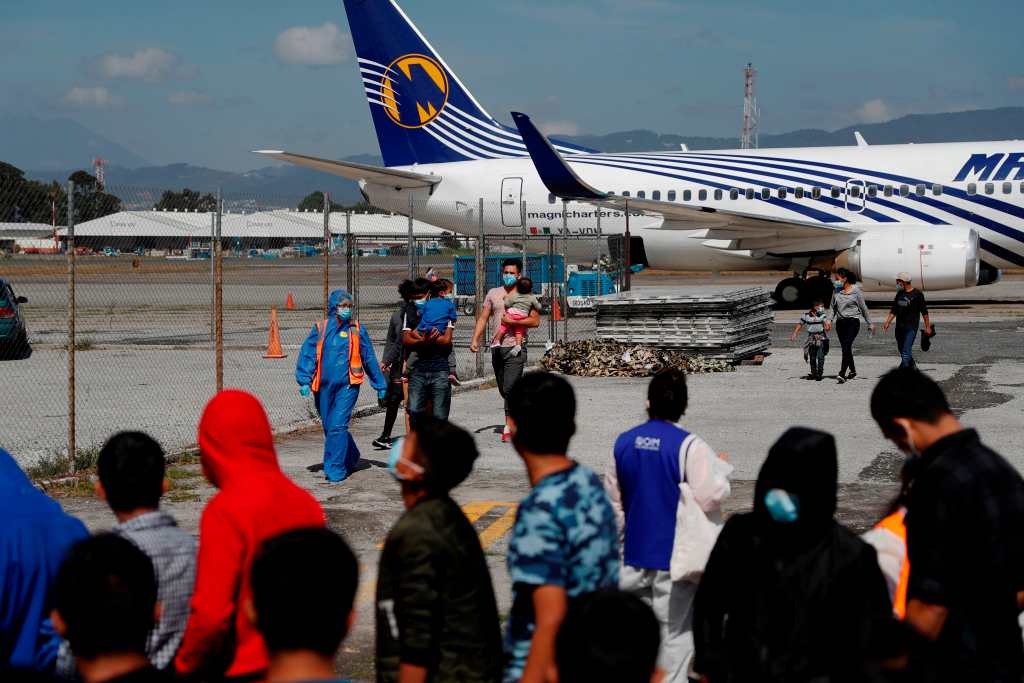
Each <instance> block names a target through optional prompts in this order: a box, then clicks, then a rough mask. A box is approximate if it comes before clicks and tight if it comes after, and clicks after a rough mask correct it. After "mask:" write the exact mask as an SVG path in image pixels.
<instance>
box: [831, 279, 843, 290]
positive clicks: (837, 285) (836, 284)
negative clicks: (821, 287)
mask: <svg viewBox="0 0 1024 683" xmlns="http://www.w3.org/2000/svg"><path fill="white" fill-rule="evenodd" d="M832 286H833V287H835V288H836V289H842V288H843V283H842V282H840V281H839V280H833V281H832Z"/></svg>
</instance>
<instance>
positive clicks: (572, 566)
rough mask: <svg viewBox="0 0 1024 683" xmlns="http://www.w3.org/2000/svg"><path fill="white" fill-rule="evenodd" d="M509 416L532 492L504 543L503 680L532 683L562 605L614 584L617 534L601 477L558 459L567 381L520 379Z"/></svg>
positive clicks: (539, 676)
mask: <svg viewBox="0 0 1024 683" xmlns="http://www.w3.org/2000/svg"><path fill="white" fill-rule="evenodd" d="M509 418H510V429H511V435H512V444H513V445H514V446H515V449H516V451H517V452H518V453H519V455H520V457H521V458H522V459H523V462H524V463H525V464H526V471H527V475H528V476H529V478H530V484H531V485H532V486H533V490H532V491H531V492H530V494H529V495H528V496H526V498H524V499H523V501H522V502H521V503H520V504H519V510H518V512H517V514H516V522H515V526H514V527H513V529H512V538H511V540H510V541H509V549H508V570H509V577H510V578H511V581H512V610H511V612H510V614H509V621H508V631H507V633H506V639H505V658H506V665H505V675H504V680H505V681H506V683H512V682H514V681H524V682H529V683H534V682H538V681H544V680H545V679H546V676H547V673H548V670H549V668H550V667H552V666H553V664H554V652H555V637H556V635H557V634H558V629H559V626H560V625H561V623H562V619H563V618H564V616H565V612H566V608H567V605H568V601H569V600H570V599H572V598H576V597H579V596H581V595H584V594H586V593H590V592H593V591H596V590H598V589H601V588H607V587H612V586H616V585H617V584H618V581H619V543H618V530H617V528H616V522H615V512H614V511H613V510H612V506H611V503H610V502H609V500H608V496H607V494H606V493H605V490H604V486H603V484H602V482H601V479H600V478H599V477H598V476H597V475H596V474H594V472H592V471H591V470H590V469H588V468H587V467H584V466H583V465H580V464H578V463H576V462H575V461H573V460H572V459H570V458H569V457H568V456H567V455H566V452H567V451H568V449H569V441H570V439H572V435H573V434H574V433H575V431H576V397H575V395H574V394H573V390H572V387H571V386H570V385H569V383H568V382H566V381H565V380H564V379H562V378H561V377H558V376H556V375H550V374H546V373H537V374H532V375H527V376H526V377H524V378H523V379H521V380H520V381H519V382H517V383H516V385H515V387H513V389H512V391H511V392H510V394H509Z"/></svg>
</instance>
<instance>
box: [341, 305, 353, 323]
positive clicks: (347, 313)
mask: <svg viewBox="0 0 1024 683" xmlns="http://www.w3.org/2000/svg"><path fill="white" fill-rule="evenodd" d="M338 317H339V318H341V319H342V320H351V319H352V307H351V306H338Z"/></svg>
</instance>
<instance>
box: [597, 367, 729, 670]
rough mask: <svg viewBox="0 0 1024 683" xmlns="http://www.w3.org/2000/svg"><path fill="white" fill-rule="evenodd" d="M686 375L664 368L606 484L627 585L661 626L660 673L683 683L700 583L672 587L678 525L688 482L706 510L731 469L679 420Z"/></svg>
mask: <svg viewBox="0 0 1024 683" xmlns="http://www.w3.org/2000/svg"><path fill="white" fill-rule="evenodd" d="M687 400H688V392H687V388H686V374H685V373H684V372H682V371H681V370H675V369H669V370H663V371H662V372H660V373H658V374H657V375H655V376H654V378H653V379H652V380H651V383H650V385H649V386H648V388H647V413H648V415H649V416H650V419H649V420H648V421H647V422H645V423H644V424H642V425H640V426H639V427H634V428H633V429H630V430H629V431H628V432H625V433H623V434H622V435H620V436H619V438H618V439H616V441H615V460H614V462H613V463H612V465H611V467H609V469H608V471H607V472H606V473H605V486H606V487H607V489H608V494H609V496H610V498H611V500H612V506H613V507H614V508H615V512H616V516H617V518H618V522H619V528H620V529H622V532H623V536H622V540H623V542H624V553H623V567H622V580H621V584H620V585H621V587H622V589H623V590H625V591H628V592H630V593H633V594H634V595H637V596H638V597H640V598H641V599H642V600H644V602H646V603H647V604H648V605H650V606H651V607H652V608H653V609H654V614H655V616H656V617H657V618H658V621H659V622H660V625H661V633H662V637H661V643H662V645H661V653H660V655H659V658H658V660H659V661H658V664H659V668H661V670H662V671H664V672H665V679H664V680H665V683H684V682H685V681H686V680H687V674H688V671H689V668H690V661H691V660H692V659H693V599H694V596H695V595H696V593H697V584H695V583H691V582H689V581H672V577H671V574H670V571H669V569H670V567H671V562H672V553H673V546H674V545H675V539H676V519H677V513H678V511H679V506H680V499H681V489H680V486H681V484H682V483H683V482H684V481H685V482H686V483H687V484H688V485H689V487H690V489H691V490H692V491H693V494H694V498H695V499H696V501H697V504H698V505H699V506H700V507H701V509H702V510H704V511H705V512H713V511H717V510H718V508H719V506H720V505H721V502H722V500H723V499H725V498H726V497H727V496H728V495H729V491H730V486H729V479H728V475H729V473H730V472H731V471H732V467H730V466H729V465H728V464H726V463H725V462H724V461H723V460H721V459H720V458H719V456H717V455H716V454H715V452H714V451H713V450H712V449H711V447H710V446H708V445H707V443H705V442H704V440H703V439H701V438H700V437H698V436H696V435H694V434H690V433H689V432H687V431H686V430H685V429H683V428H682V427H681V426H679V424H677V422H678V421H679V418H681V417H682V416H683V414H684V413H685V412H686V404H687Z"/></svg>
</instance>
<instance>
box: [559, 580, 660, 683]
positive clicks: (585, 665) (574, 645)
mask: <svg viewBox="0 0 1024 683" xmlns="http://www.w3.org/2000/svg"><path fill="white" fill-rule="evenodd" d="M660 645H661V632H660V628H659V626H658V620H657V619H656V618H655V616H654V612H652V611H651V608H650V607H648V606H647V605H646V604H645V603H644V601H643V600H641V599H640V598H638V597H636V596H635V595H630V594H629V593H624V592H622V591H618V590H614V589H606V590H600V591H596V592H594V593H588V594H586V595H583V596H581V597H579V598H577V599H575V600H572V601H570V603H569V609H568V611H567V612H566V615H565V620H564V621H563V622H562V625H561V627H560V628H559V630H558V637H557V640H556V642H555V664H556V665H557V667H558V680H559V682H560V683H591V682H592V681H615V683H648V681H650V680H651V676H652V675H653V674H654V670H655V667H657V665H658V648H659V647H660Z"/></svg>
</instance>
